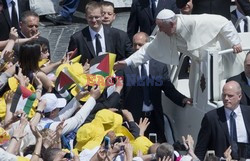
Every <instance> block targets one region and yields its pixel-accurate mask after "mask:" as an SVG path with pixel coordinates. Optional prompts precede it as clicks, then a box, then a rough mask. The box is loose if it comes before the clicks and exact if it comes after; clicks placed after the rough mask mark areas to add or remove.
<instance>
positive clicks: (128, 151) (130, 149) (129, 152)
mask: <svg viewBox="0 0 250 161" xmlns="http://www.w3.org/2000/svg"><path fill="white" fill-rule="evenodd" d="M124 150H125V157H126V161H132V160H133V146H132V145H131V144H130V143H126V144H125V147H124Z"/></svg>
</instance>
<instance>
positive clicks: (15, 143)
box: [6, 113, 28, 155]
mask: <svg viewBox="0 0 250 161" xmlns="http://www.w3.org/2000/svg"><path fill="white" fill-rule="evenodd" d="M27 123H28V120H27V117H26V114H25V113H23V114H22V116H21V119H20V124H19V126H18V127H17V128H16V129H15V130H14V133H13V136H12V137H11V140H10V144H9V146H8V148H7V150H6V151H7V152H9V153H12V154H15V155H16V154H17V153H18V149H19V147H20V145H21V142H22V138H23V137H24V136H25V133H24V129H25V127H26V125H27Z"/></svg>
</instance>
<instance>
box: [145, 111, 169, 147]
mask: <svg viewBox="0 0 250 161" xmlns="http://www.w3.org/2000/svg"><path fill="white" fill-rule="evenodd" d="M141 117H142V118H145V117H147V118H148V119H149V122H150V124H149V126H148V128H147V129H146V131H145V133H144V136H146V137H149V133H156V134H157V142H158V143H162V142H166V137H165V135H164V121H163V116H162V118H160V117H161V116H159V115H158V116H157V114H156V113H155V111H150V112H142V115H141Z"/></svg>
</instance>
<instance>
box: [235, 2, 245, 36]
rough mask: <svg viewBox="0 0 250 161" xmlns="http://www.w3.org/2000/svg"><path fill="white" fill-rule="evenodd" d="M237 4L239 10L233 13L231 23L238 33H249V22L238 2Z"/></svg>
mask: <svg viewBox="0 0 250 161" xmlns="http://www.w3.org/2000/svg"><path fill="white" fill-rule="evenodd" d="M235 4H236V6H237V8H236V9H235V10H233V11H232V12H231V21H232V23H233V24H234V26H235V28H236V30H237V31H238V32H248V22H247V19H246V17H245V16H246V15H245V13H244V11H243V10H242V8H241V6H240V5H239V3H238V1H235ZM238 21H239V22H238ZM236 25H237V26H236Z"/></svg>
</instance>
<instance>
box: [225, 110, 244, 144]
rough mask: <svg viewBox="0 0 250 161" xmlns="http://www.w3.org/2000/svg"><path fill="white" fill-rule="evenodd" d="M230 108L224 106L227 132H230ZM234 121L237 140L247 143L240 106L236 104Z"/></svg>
mask: <svg viewBox="0 0 250 161" xmlns="http://www.w3.org/2000/svg"><path fill="white" fill-rule="evenodd" d="M231 112H232V111H231V110H229V109H227V108H225V114H226V119H227V127H228V132H229V134H230V114H231ZM234 112H235V114H236V115H235V116H234V118H235V123H236V131H237V141H238V142H241V143H248V137H247V130H246V126H245V122H244V119H243V116H242V112H241V108H240V106H238V107H237V108H236V109H235V110H234Z"/></svg>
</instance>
